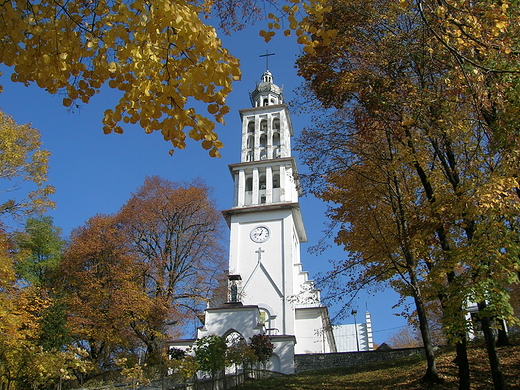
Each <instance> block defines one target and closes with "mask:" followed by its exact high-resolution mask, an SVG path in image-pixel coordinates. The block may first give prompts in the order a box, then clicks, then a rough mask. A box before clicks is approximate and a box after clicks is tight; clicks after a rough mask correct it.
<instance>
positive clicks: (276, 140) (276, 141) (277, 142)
mask: <svg viewBox="0 0 520 390" xmlns="http://www.w3.org/2000/svg"><path fill="white" fill-rule="evenodd" d="M273 145H274V146H280V133H278V132H276V133H274V134H273Z"/></svg>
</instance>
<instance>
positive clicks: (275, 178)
mask: <svg viewBox="0 0 520 390" xmlns="http://www.w3.org/2000/svg"><path fill="white" fill-rule="evenodd" d="M273 188H280V175H279V174H278V173H276V174H275V175H273Z"/></svg>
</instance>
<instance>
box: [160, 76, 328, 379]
mask: <svg viewBox="0 0 520 390" xmlns="http://www.w3.org/2000/svg"><path fill="white" fill-rule="evenodd" d="M251 103H252V106H253V107H251V108H246V109H242V110H240V117H241V119H242V130H241V137H242V153H241V161H240V162H239V163H237V164H231V165H230V167H229V168H230V171H231V175H232V177H233V181H234V188H235V191H234V201H233V207H232V208H231V209H229V210H226V211H224V216H225V218H226V221H227V223H228V225H229V227H230V229H231V236H230V254H229V279H230V291H231V293H230V297H229V302H228V303H226V304H225V305H223V307H218V308H208V309H207V310H206V313H205V320H204V326H203V327H201V328H200V329H199V331H198V335H197V338H201V337H204V336H206V335H210V334H217V335H223V336H228V335H232V336H233V337H243V338H244V339H245V340H246V341H249V338H250V337H251V336H253V335H255V334H260V333H262V334H264V333H267V334H269V335H270V336H271V341H272V342H273V344H274V345H275V351H274V355H273V357H272V358H271V369H272V370H275V371H279V372H282V373H286V374H291V373H294V354H295V353H296V354H301V353H327V352H335V351H336V345H335V342H334V336H333V333H332V327H331V325H330V320H329V315H328V311H327V308H326V307H325V306H323V305H322V304H321V302H320V295H319V291H318V290H316V289H315V288H314V285H313V282H312V281H311V280H309V279H308V274H307V272H305V271H303V268H302V264H301V263H300V243H302V242H306V241H307V236H306V232H305V227H304V225H303V220H302V216H301V212H300V205H299V203H298V199H299V196H300V194H301V190H300V184H299V181H298V171H297V167H296V162H295V159H294V158H293V157H292V156H291V136H293V128H292V124H291V118H290V115H289V111H288V108H287V105H286V104H284V102H283V95H282V89H281V88H280V87H278V86H277V85H276V84H274V83H273V77H272V75H271V73H270V72H269V71H268V70H266V71H265V72H264V74H263V75H262V81H261V83H259V84H258V85H257V86H256V88H255V90H254V91H253V92H252V93H251ZM193 342H194V340H185V341H183V340H179V341H173V342H171V343H170V345H171V346H175V347H177V348H183V347H186V346H188V345H189V344H191V343H193Z"/></svg>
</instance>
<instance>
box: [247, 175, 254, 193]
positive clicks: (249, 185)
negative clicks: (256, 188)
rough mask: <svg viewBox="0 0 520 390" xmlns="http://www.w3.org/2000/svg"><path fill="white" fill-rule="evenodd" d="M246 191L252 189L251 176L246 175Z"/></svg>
mask: <svg viewBox="0 0 520 390" xmlns="http://www.w3.org/2000/svg"><path fill="white" fill-rule="evenodd" d="M246 191H253V178H252V177H248V178H247V179H246Z"/></svg>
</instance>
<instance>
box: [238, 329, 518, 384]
mask: <svg viewBox="0 0 520 390" xmlns="http://www.w3.org/2000/svg"><path fill="white" fill-rule="evenodd" d="M512 344H513V345H512V346H511V347H501V348H499V356H500V359H501V364H502V371H503V372H504V375H505V378H506V383H507V385H508V388H509V389H520V339H515V340H512ZM468 354H469V359H470V368H471V381H472V386H471V388H472V389H478V390H484V389H486V390H488V389H491V390H492V389H493V381H492V379H491V373H490V371H489V363H488V360H487V353H486V350H485V347H484V345H483V344H481V343H477V344H474V345H470V347H469V351H468ZM454 359H455V351H454V350H453V349H452V348H444V349H442V350H440V351H439V352H438V354H437V368H438V370H439V372H440V374H441V375H442V377H443V378H444V380H445V383H444V384H441V385H434V386H428V385H426V384H424V383H421V377H422V375H423V374H424V372H425V367H426V363H425V360H424V358H423V357H420V356H416V357H412V358H405V359H399V360H392V361H388V362H382V363H374V364H366V365H363V366H358V367H350V368H340V369H331V370H322V371H312V372H306V373H302V374H298V375H292V376H286V377H280V378H273V379H263V380H255V381H248V382H247V383H246V384H245V385H244V388H246V389H264V390H267V389H273V390H275V389H276V390H281V389H293V390H321V389H323V390H340V389H341V390H345V389H356V390H375V389H394V390H412V389H413V390H416V389H417V390H419V389H420V390H423V389H439V390H440V389H453V390H456V389H458V380H457V366H456V365H455V363H454Z"/></svg>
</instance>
